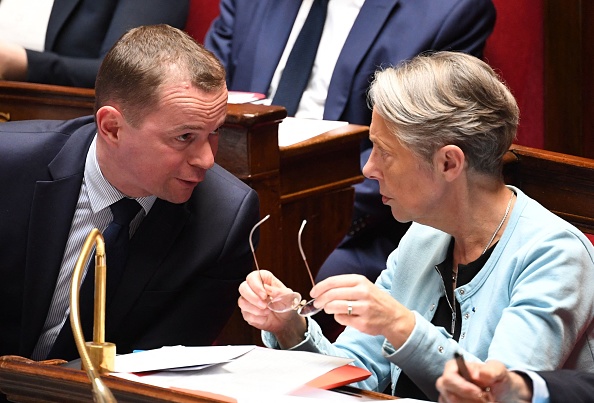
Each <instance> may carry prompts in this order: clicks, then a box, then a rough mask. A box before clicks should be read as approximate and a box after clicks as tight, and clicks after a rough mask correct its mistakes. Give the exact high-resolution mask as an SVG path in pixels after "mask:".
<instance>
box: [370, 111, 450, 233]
mask: <svg viewBox="0 0 594 403" xmlns="http://www.w3.org/2000/svg"><path fill="white" fill-rule="evenodd" d="M369 138H370V140H371V142H372V143H373V149H372V151H371V155H370V156H369V160H368V161H367V163H366V164H365V167H364V168H363V174H364V175H365V176H366V177H368V178H370V179H375V180H377V181H378V182H379V187H380V194H381V196H382V202H383V203H384V204H386V205H388V206H390V208H391V209H392V215H393V216H394V218H395V219H396V220H398V221H400V222H408V221H416V222H420V223H423V224H430V223H431V222H432V221H431V217H432V216H434V215H437V211H438V209H437V208H436V207H438V206H439V201H440V196H441V195H442V194H443V190H444V188H443V186H444V184H443V182H442V181H440V180H439V175H437V173H436V170H435V169H434V168H433V167H431V166H429V164H427V163H426V162H425V161H423V160H421V159H420V158H419V157H418V156H416V155H415V154H413V153H412V152H411V151H410V150H409V149H408V148H406V147H404V146H403V145H402V144H401V143H400V141H398V139H397V137H396V136H395V135H394V134H392V133H390V131H389V130H388V128H387V126H386V123H385V120H384V119H383V118H382V117H381V116H380V115H379V114H378V113H377V112H376V111H375V110H374V111H373V115H372V121H371V126H370V131H369Z"/></svg>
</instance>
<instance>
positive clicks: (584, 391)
mask: <svg viewBox="0 0 594 403" xmlns="http://www.w3.org/2000/svg"><path fill="white" fill-rule="evenodd" d="M538 374H539V375H540V376H541V377H543V378H544V380H545V381H546V383H547V387H548V389H549V396H550V402H551V403H567V402H571V403H582V402H583V403H592V402H594V374H592V373H589V372H584V371H575V370H570V369H561V370H557V371H543V372H539V373H538Z"/></svg>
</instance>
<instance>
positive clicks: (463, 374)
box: [454, 352, 474, 383]
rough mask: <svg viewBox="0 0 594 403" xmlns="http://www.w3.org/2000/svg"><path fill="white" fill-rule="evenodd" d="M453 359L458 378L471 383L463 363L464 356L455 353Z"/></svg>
mask: <svg viewBox="0 0 594 403" xmlns="http://www.w3.org/2000/svg"><path fill="white" fill-rule="evenodd" d="M454 358H455V359H456V364H457V365H458V373H459V374H460V376H461V377H462V378H464V379H466V380H467V381H468V382H472V378H471V377H470V372H468V367H467V366H466V362H465V361H464V356H463V355H462V354H460V353H458V352H455V353H454ZM472 383H474V382H472Z"/></svg>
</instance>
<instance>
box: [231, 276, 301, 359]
mask: <svg viewBox="0 0 594 403" xmlns="http://www.w3.org/2000/svg"><path fill="white" fill-rule="evenodd" d="M290 292H293V291H292V290H291V289H290V288H287V287H285V285H284V284H283V283H282V282H281V281H280V280H279V279H277V278H276V277H275V276H274V275H273V274H272V273H271V272H269V271H267V270H260V271H254V272H252V273H250V274H249V275H248V276H247V278H246V280H245V281H244V282H243V283H241V285H240V286H239V294H240V297H239V300H238V306H239V308H240V309H241V314H242V316H243V319H244V320H245V321H246V322H247V323H249V324H250V325H251V326H253V327H255V328H257V329H260V330H265V331H268V332H270V333H272V334H274V336H275V337H276V339H277V340H278V342H279V344H280V346H281V347H282V348H290V347H293V346H295V345H297V344H299V343H300V342H302V341H303V340H304V338H305V332H306V331H307V323H306V321H305V318H302V317H301V316H299V315H298V314H297V312H296V311H289V312H285V313H277V312H273V311H271V310H270V309H268V302H269V301H270V299H271V298H272V299H273V298H275V297H277V296H279V295H283V294H286V293H290Z"/></svg>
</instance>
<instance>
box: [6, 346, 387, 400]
mask: <svg viewBox="0 0 594 403" xmlns="http://www.w3.org/2000/svg"><path fill="white" fill-rule="evenodd" d="M102 379H103V381H104V382H105V385H106V386H107V387H108V388H109V389H110V390H111V391H112V393H113V394H114V397H115V398H116V399H117V401H118V402H119V403H163V402H179V403H221V402H223V401H224V400H223V399H222V398H217V397H216V396H208V395H202V396H201V395H197V394H191V393H186V392H182V391H175V390H171V389H164V388H158V387H155V386H150V385H144V384H139V383H136V382H132V381H127V380H124V379H121V378H116V377H112V376H106V377H102ZM345 389H347V390H349V391H354V392H357V393H359V394H361V395H363V396H365V397H367V398H369V399H373V400H393V399H394V397H392V396H389V395H384V394H381V393H375V392H368V391H362V390H359V389H354V388H348V387H347V388H345ZM0 390H1V391H2V392H4V393H6V394H7V395H8V396H9V398H10V399H11V401H14V402H20V403H41V402H56V403H65V402H72V403H81V402H92V401H93V399H92V396H91V386H90V383H89V380H88V379H87V375H86V373H85V372H83V371H80V370H75V369H70V368H64V367H61V366H59V365H50V364H44V363H38V362H35V361H31V360H27V359H25V358H21V357H16V356H4V357H0ZM264 393H265V392H264Z"/></svg>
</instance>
